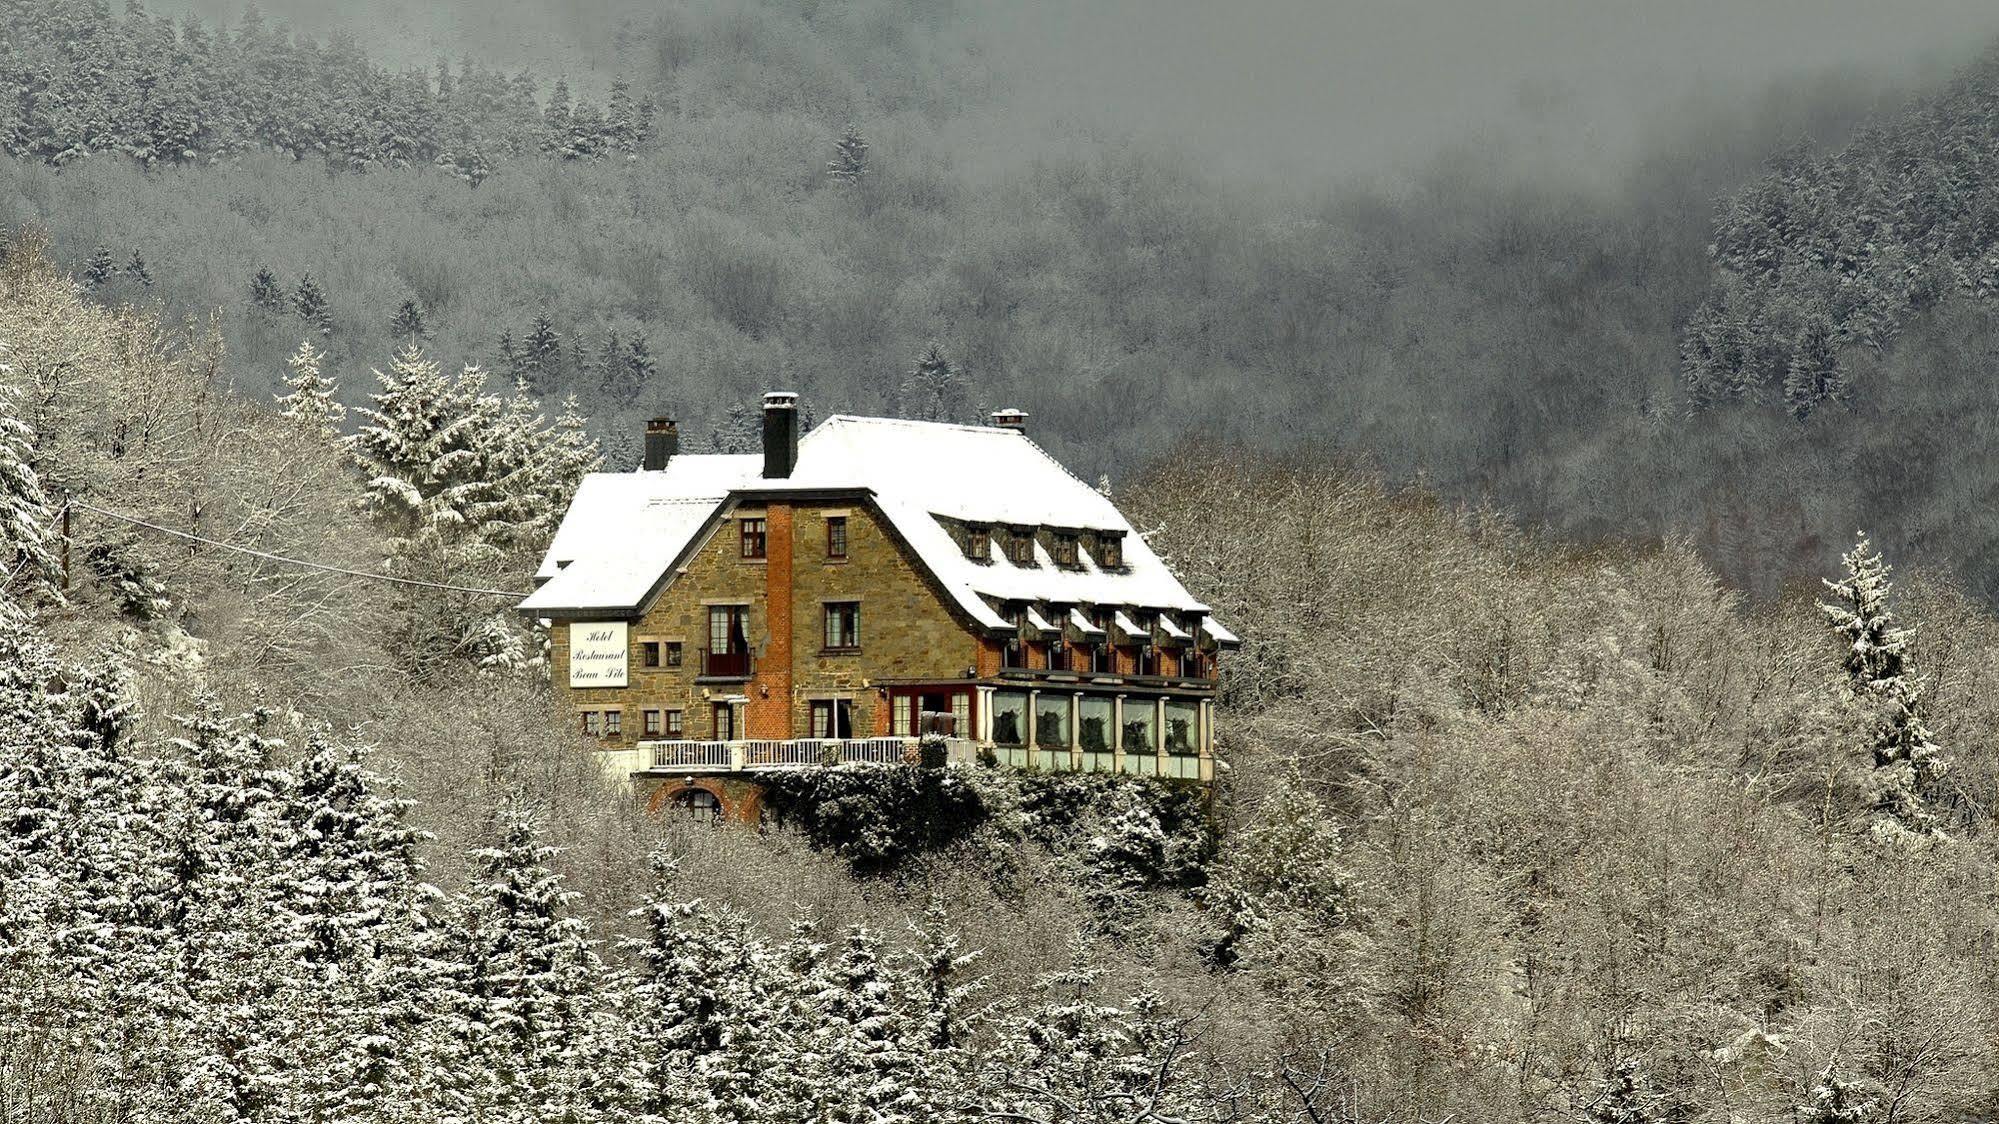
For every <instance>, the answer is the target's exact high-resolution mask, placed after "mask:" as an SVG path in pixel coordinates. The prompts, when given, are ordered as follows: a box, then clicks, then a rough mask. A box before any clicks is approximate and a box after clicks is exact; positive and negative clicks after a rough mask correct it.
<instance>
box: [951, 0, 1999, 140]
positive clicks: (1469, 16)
mask: <svg viewBox="0 0 1999 1124" xmlns="http://www.w3.org/2000/svg"><path fill="white" fill-rule="evenodd" d="M982 10H983V11H984V12H985V17H984V18H985V19H986V21H987V23H988V24H989V26H990V28H991V30H992V33H993V39H994V43H995V62H996V64H997V69H999V70H1000V71H1002V72H1003V73H1009V74H1014V75H1018V76H1020V77H1022V78H1024V79H1025V80H1024V81H1020V82H1017V83H1015V84H1014V85H1015V88H1016V90H1017V91H1018V92H1017V93H1016V95H1015V96H1016V97H1017V98H1018V99H1020V104H1018V105H1016V106H1013V107H1010V112H1013V113H1016V114H1019V115H1020V116H1019V117H1017V118H1016V120H1017V121H1022V122H1036V123H1045V122H1050V121H1063V120H1067V121H1072V122H1075V123H1078V124H1085V125H1092V126H1098V127H1105V126H1108V127H1111V128H1125V127H1128V128H1135V129H1140V130H1144V131H1147V132H1150V133H1154V134H1158V135H1161V136H1165V137H1168V138H1171V139H1173V140H1175V141H1176V142H1177V143H1180V144H1182V145H1184V146H1186V147H1187V148H1189V149H1190V150H1192V151H1193V152H1195V153H1197V154H1199V155H1200V156H1202V157H1203V158H1204V159H1206V160H1212V161H1214V162H1215V164H1216V165H1217V166H1218V167H1221V168H1226V169H1228V170H1232V171H1236V172H1240V173H1242V174H1245V175H1249V176H1252V177H1255V178H1265V177H1267V176H1273V175H1274V176H1281V177H1284V178H1289V179H1322V178H1324V177H1325V176H1326V175H1327V174H1329V173H1330V174H1340V173H1355V172H1359V173H1369V172H1376V171H1381V170H1383V169H1385V168H1390V167H1395V166H1400V165H1406V164H1408V163H1409V162H1411V161H1415V160H1421V159H1422V158H1424V157H1426V156H1428V155H1430V154H1432V153H1434V152H1435V151H1437V150H1438V149H1439V148H1441V147H1442V146H1444V145H1446V144H1449V143H1453V142H1457V141H1460V140H1463V139H1466V138H1467V137H1468V136H1469V135H1474V134H1481V133H1483V134H1488V135H1490V134H1493V133H1495V132H1497V133H1499V134H1502V135H1504V136H1505V138H1506V139H1508V140H1511V141H1519V140H1522V139H1527V140H1532V141H1535V142H1536V143H1537V144H1538V146H1539V147H1540V148H1541V149H1542V150H1543V151H1544V154H1545V155H1546V156H1547V157H1548V158H1551V159H1553V160H1555V161H1557V162H1558V163H1559V162H1569V161H1583V162H1588V163H1592V164H1601V163H1605V162H1609V163H1615V162H1616V161H1617V160H1618V159H1619V158H1621V157H1622V156H1625V155H1627V154H1628V151H1629V148H1628V146H1629V145H1630V143H1631V141H1632V134H1633V132H1634V131H1635V129H1636V128H1637V127H1638V126H1639V125H1640V124H1641V123H1643V122H1645V121H1647V120H1648V118H1650V117H1652V116H1654V115H1655V114H1657V113H1659V112H1661V111H1663V110H1664V109H1666V108H1667V107H1669V106H1671V105H1672V104H1674V103H1678V102H1682V101H1684V100H1685V99H1686V98H1688V97H1689V96H1694V95H1701V96H1704V97H1706V98H1709V99H1710V100H1712V99H1713V98H1714V97H1716V96H1722V97H1725V96H1727V95H1728V94H1729V93H1731V92H1741V93H1744V94H1748V93H1753V92H1755V91H1756V90H1758V89H1760V88H1762V87H1764V86H1767V85H1768V84H1769V82H1770V81H1772V80H1774V79H1777V78H1782V77H1793V76H1797V75H1800V74H1804V73H1810V72H1815V71H1822V70H1826V69H1830V68H1840V69H1846V68H1860V69H1863V70H1865V71H1866V72H1869V73H1871V74H1874V75H1880V76H1886V77H1895V78H1899V77H1901V76H1905V75H1911V74H1916V73H1926V74H1940V73H1942V72H1944V71H1946V70H1947V69H1948V68H1949V67H1951V66H1954V65H1956V64H1957V63H1960V62H1962V61H1964V59H1966V58H1967V57H1969V56H1970V55H1972V54H1975V53H1976V52H1978V51H1979V50H1980V49H1982V47H1983V46H1984V44H1985V43H1986V42H1987V41H1988V40H1989V39H1990V38H1991V37H1993V36H1994V35H1995V34H1999V5H1995V4H1993V3H1992V2H1991V0H1887V2H1883V0H1229V2H1226V3H1222V2H1216V0H1087V2H1075V0H1046V2H1041V0H1031V2H1020V0H1014V2H1009V3H1001V4H992V5H987V6H986V7H985V8H983V9H982Z"/></svg>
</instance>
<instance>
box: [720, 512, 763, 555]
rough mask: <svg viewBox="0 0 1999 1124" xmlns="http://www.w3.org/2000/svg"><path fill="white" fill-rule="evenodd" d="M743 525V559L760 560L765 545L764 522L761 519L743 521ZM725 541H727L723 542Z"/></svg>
mask: <svg viewBox="0 0 1999 1124" xmlns="http://www.w3.org/2000/svg"><path fill="white" fill-rule="evenodd" d="M742 524H743V557H745V558H762V557H763V556H764V548H765V545H766V537H765V534H764V521H763V520H762V519H761V518H757V519H745V520H743V521H742ZM724 541H727V540H724Z"/></svg>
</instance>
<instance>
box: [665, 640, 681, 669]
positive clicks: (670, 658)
mask: <svg viewBox="0 0 1999 1124" xmlns="http://www.w3.org/2000/svg"><path fill="white" fill-rule="evenodd" d="M680 660H681V655H680V641H678V640H669V641H667V642H666V666H668V667H679V666H680Z"/></svg>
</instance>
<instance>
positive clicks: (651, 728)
mask: <svg viewBox="0 0 1999 1124" xmlns="http://www.w3.org/2000/svg"><path fill="white" fill-rule="evenodd" d="M640 723H641V725H640V727H639V728H640V729H641V730H643V731H645V736H646V737H649V738H656V737H658V736H659V731H660V725H659V711H657V710H648V711H646V712H645V715H644V716H643V717H642V718H641V719H640Z"/></svg>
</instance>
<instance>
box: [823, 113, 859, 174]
mask: <svg viewBox="0 0 1999 1124" xmlns="http://www.w3.org/2000/svg"><path fill="white" fill-rule="evenodd" d="M826 174H827V175H828V176H831V177H832V178H833V179H834V180H835V181H836V182H839V183H844V184H849V185H851V184H856V183H859V182H861V179H862V177H864V176H866V175H867V174H868V142H867V141H866V139H864V138H863V137H862V136H861V130H860V129H859V128H858V127H856V126H855V125H854V124H853V123H852V122H849V123H848V124H847V127H846V129H845V130H843V131H842V132H841V133H840V139H839V140H838V141H835V142H834V144H833V159H832V160H831V161H829V162H827V164H826Z"/></svg>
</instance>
